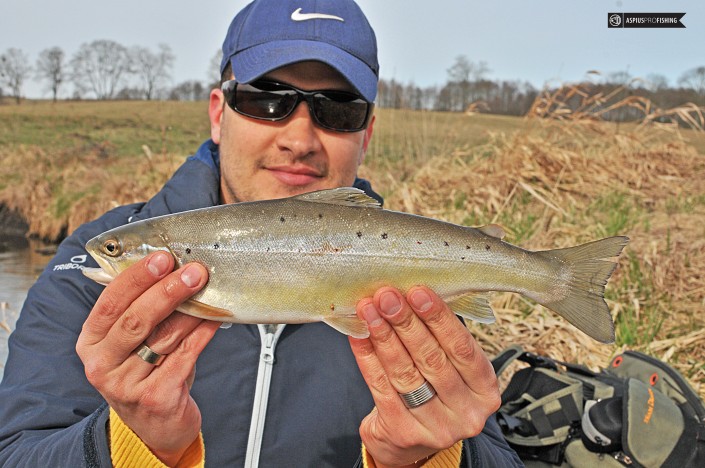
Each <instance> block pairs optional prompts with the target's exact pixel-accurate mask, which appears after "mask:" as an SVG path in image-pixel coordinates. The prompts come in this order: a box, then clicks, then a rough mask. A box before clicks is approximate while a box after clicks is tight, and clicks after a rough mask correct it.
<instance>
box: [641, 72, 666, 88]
mask: <svg viewBox="0 0 705 468" xmlns="http://www.w3.org/2000/svg"><path fill="white" fill-rule="evenodd" d="M644 84H645V87H646V89H648V90H649V91H652V92H658V91H661V90H665V89H668V78H667V77H666V76H665V75H662V74H660V73H650V74H649V75H647V77H646V83H644Z"/></svg>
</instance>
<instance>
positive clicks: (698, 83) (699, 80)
mask: <svg viewBox="0 0 705 468" xmlns="http://www.w3.org/2000/svg"><path fill="white" fill-rule="evenodd" d="M678 84H680V85H681V86H685V87H688V88H690V89H692V90H694V91H695V92H696V93H698V94H700V95H701V96H705V67H696V68H692V69H690V70H688V71H686V72H684V73H683V74H682V75H681V77H680V78H679V79H678Z"/></svg>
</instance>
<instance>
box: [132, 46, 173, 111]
mask: <svg viewBox="0 0 705 468" xmlns="http://www.w3.org/2000/svg"><path fill="white" fill-rule="evenodd" d="M130 57H131V59H132V66H133V71H134V73H135V75H136V76H137V79H138V80H139V81H140V85H141V88H142V90H143V93H144V97H145V99H147V100H148V101H149V100H151V99H153V98H154V93H155V91H156V90H157V89H158V88H159V87H160V86H162V85H164V84H166V83H168V82H169V81H170V80H171V68H172V66H173V65H174V54H173V53H172V52H171V48H169V46H168V45H166V44H159V51H158V52H156V53H154V52H152V51H151V50H149V49H147V48H146V47H139V46H136V47H133V48H132V49H131V50H130Z"/></svg>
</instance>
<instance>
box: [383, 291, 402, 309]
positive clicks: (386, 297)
mask: <svg viewBox="0 0 705 468" xmlns="http://www.w3.org/2000/svg"><path fill="white" fill-rule="evenodd" d="M379 307H380V308H381V309H382V312H383V313H385V314H386V315H394V314H396V313H397V312H399V311H400V310H401V302H400V301H399V298H398V297H397V295H396V294H394V293H393V292H384V293H382V295H381V296H380V297H379Z"/></svg>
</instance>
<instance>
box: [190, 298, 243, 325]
mask: <svg viewBox="0 0 705 468" xmlns="http://www.w3.org/2000/svg"><path fill="white" fill-rule="evenodd" d="M176 310H178V311H179V312H183V313H184V314H186V315H192V316H194V317H199V318H202V319H207V320H215V321H217V322H224V321H227V320H228V319H231V318H232V317H233V314H232V312H230V311H229V310H225V309H221V308H219V307H213V306H211V305H208V304H204V303H203V302H198V301H194V300H192V299H189V300H188V301H186V302H184V303H182V304H181V305H180V306H179V307H177V308H176Z"/></svg>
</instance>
